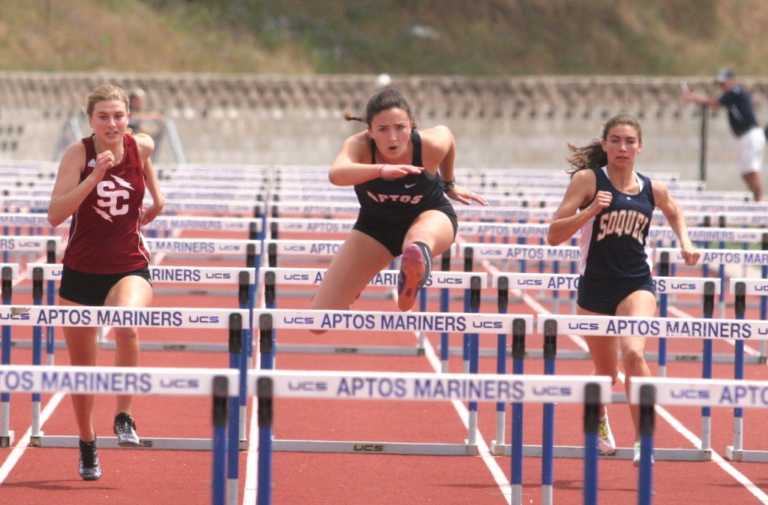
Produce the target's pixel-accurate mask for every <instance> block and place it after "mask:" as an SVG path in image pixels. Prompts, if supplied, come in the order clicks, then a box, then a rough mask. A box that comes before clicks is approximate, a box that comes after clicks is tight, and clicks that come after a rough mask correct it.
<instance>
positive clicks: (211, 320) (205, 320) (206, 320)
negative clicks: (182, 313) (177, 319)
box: [189, 314, 221, 324]
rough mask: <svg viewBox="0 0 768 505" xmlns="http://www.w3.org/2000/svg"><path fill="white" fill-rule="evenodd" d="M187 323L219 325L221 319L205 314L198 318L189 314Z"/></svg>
mask: <svg viewBox="0 0 768 505" xmlns="http://www.w3.org/2000/svg"><path fill="white" fill-rule="evenodd" d="M189 322H190V323H195V324H219V323H220V322H221V319H220V318H219V316H206V315H205V314H203V315H199V316H198V315H195V314H190V316H189Z"/></svg>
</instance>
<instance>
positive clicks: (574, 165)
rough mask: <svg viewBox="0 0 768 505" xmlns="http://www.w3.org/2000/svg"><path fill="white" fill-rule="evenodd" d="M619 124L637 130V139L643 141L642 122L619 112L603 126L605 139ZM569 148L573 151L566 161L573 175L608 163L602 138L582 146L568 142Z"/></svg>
mask: <svg viewBox="0 0 768 505" xmlns="http://www.w3.org/2000/svg"><path fill="white" fill-rule="evenodd" d="M618 125H628V126H631V127H632V128H634V129H635V130H636V131H637V139H638V140H639V141H640V142H641V143H642V142H643V131H642V129H641V128H640V122H639V121H638V120H637V119H635V118H634V117H632V116H630V115H628V114H619V115H617V116H613V117H612V118H611V119H609V120H608V121H607V122H606V123H605V125H604V126H603V137H602V139H603V140H606V139H608V132H609V131H611V128H613V127H614V126H618ZM568 150H569V151H570V152H571V154H570V156H568V157H567V158H566V161H567V162H568V163H569V164H570V165H571V168H570V169H569V170H566V171H567V172H568V173H569V174H571V175H573V174H574V173H576V172H578V171H579V170H584V169H586V168H590V169H595V168H600V167H602V166H605V165H606V164H607V163H608V155H606V154H605V151H604V150H603V145H602V144H601V142H600V140H597V139H596V140H593V141H592V142H590V143H589V144H587V145H585V146H581V147H577V146H574V145H573V144H568Z"/></svg>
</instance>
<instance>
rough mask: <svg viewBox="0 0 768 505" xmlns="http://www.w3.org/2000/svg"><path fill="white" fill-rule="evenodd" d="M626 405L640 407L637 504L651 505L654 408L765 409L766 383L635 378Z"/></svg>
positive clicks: (767, 385) (767, 393)
mask: <svg viewBox="0 0 768 505" xmlns="http://www.w3.org/2000/svg"><path fill="white" fill-rule="evenodd" d="M629 393H630V397H629V401H630V402H631V403H633V404H635V405H640V412H641V416H640V431H641V440H640V472H639V477H638V498H639V499H638V503H639V504H640V505H650V503H651V502H652V492H651V489H652V483H653V464H652V462H651V454H654V455H655V454H658V449H655V448H654V447H653V429H654V415H655V408H654V407H655V405H676V406H701V407H729V408H741V409H744V408H762V409H764V408H766V407H768V381H745V380H723V379H709V380H696V379H678V378H675V379H673V378H649V377H637V378H633V379H632V384H631V387H630V391H629Z"/></svg>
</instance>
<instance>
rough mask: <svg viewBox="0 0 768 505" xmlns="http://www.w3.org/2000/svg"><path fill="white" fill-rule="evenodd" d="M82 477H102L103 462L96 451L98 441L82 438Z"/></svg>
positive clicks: (92, 478)
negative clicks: (85, 440) (100, 461)
mask: <svg viewBox="0 0 768 505" xmlns="http://www.w3.org/2000/svg"><path fill="white" fill-rule="evenodd" d="M80 477H82V479H83V480H99V479H100V478H101V463H99V455H98V454H97V453H96V441H95V440H93V441H92V442H83V441H82V440H80Z"/></svg>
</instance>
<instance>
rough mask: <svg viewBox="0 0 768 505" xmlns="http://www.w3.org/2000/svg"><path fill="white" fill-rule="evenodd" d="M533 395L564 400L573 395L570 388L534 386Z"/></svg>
mask: <svg viewBox="0 0 768 505" xmlns="http://www.w3.org/2000/svg"><path fill="white" fill-rule="evenodd" d="M533 394H534V395H535V396H538V397H546V398H553V397H554V398H566V397H569V396H571V395H572V394H573V391H572V390H571V388H570V386H534V388H533Z"/></svg>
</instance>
